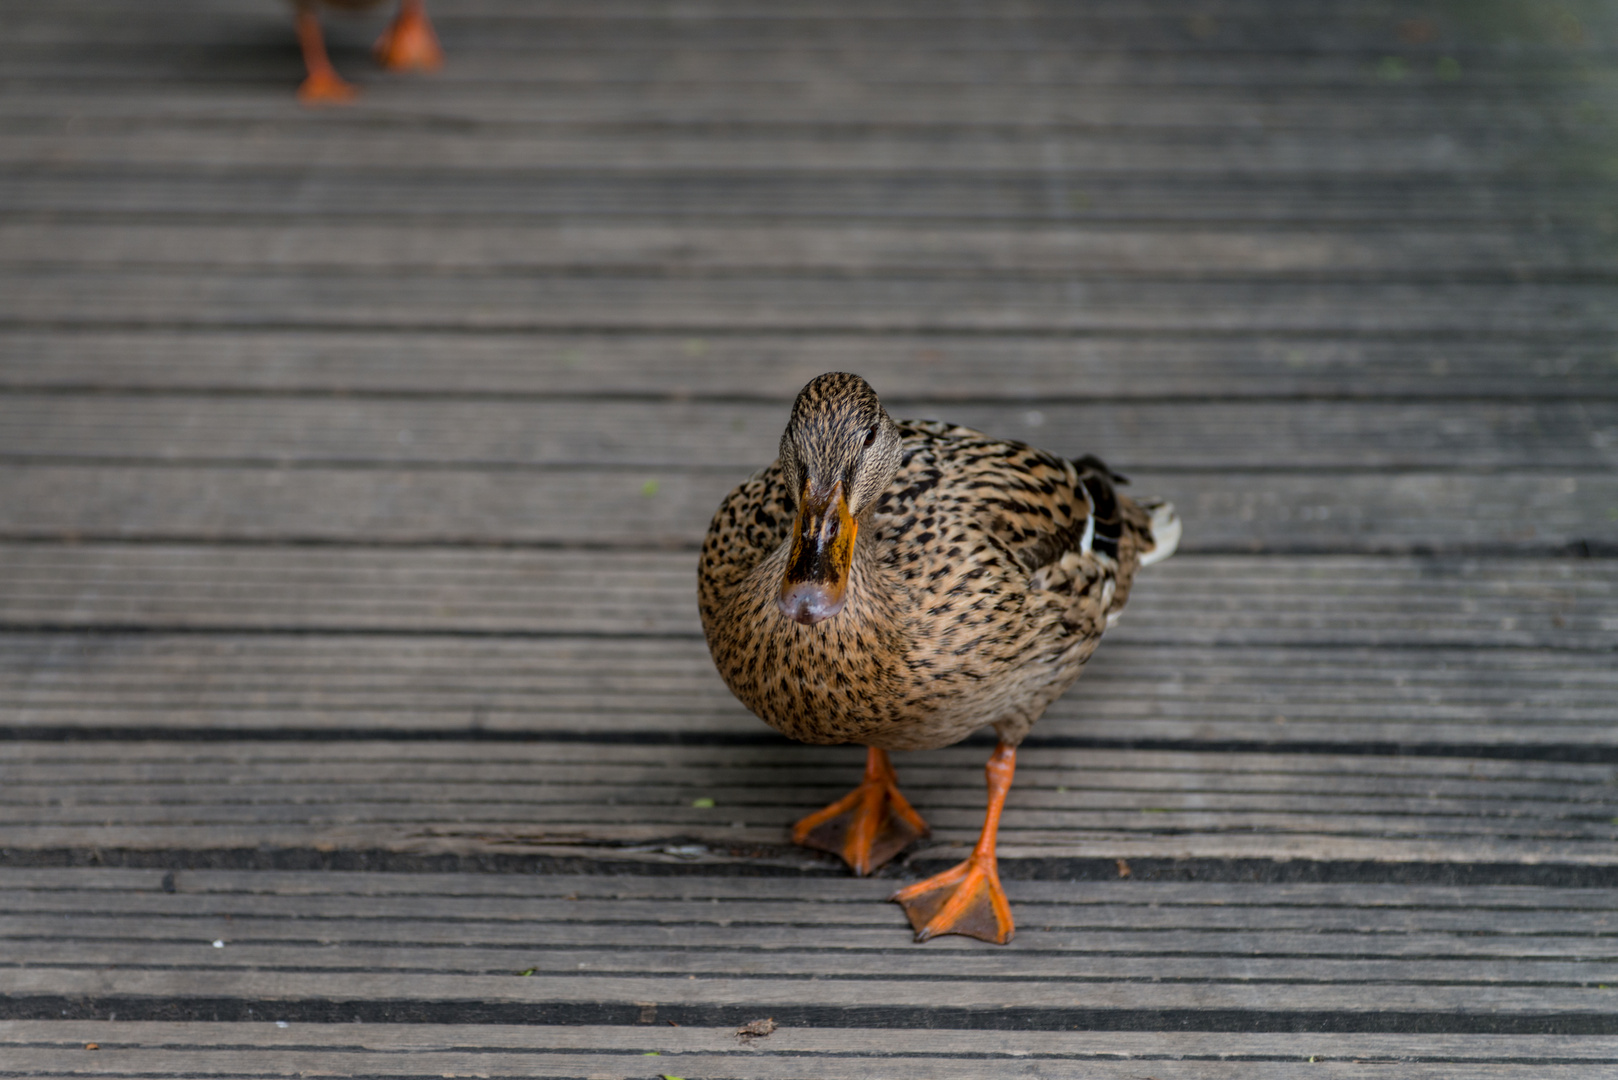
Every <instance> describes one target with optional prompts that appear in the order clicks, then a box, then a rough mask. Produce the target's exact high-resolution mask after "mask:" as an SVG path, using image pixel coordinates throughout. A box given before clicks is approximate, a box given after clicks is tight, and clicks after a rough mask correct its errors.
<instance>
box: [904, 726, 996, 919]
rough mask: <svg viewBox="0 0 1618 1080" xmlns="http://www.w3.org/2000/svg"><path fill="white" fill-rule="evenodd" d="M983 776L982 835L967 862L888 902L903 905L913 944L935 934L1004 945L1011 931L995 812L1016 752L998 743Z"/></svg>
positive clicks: (917, 885)
mask: <svg viewBox="0 0 1618 1080" xmlns="http://www.w3.org/2000/svg"><path fill="white" fill-rule="evenodd" d="M984 771H985V772H987V773H988V774H989V811H988V813H987V814H985V815H984V817H983V833H982V835H981V836H979V837H978V846H977V847H976V848H974V849H973V851H972V857H971V858H969V859H967V860H966V861H965V862H963V863H961V864H960V865H958V866H952V867H950V868H949V869H948V870H945V871H944V872H943V873H942V874H937V875H935V876H933V877H930V878H928V879H927V880H926V881H918V882H916V883H915V884H914V885H909V886H906V887H905V888H903V889H900V890H899V891H898V892H896V893H894V894H893V896H892V897H890V898H889V899H891V900H893V901H894V902H896V903H899V904H902V905H904V909H905V914H906V915H908V916H909V917H910V925H911V926H913V927H915V930H916V940H917V941H926V940H927V939H928V938H935V937H938V936H939V935H941V934H965V935H966V936H967V937H975V938H980V939H982V940H983V941H992V942H994V943H995V944H996V945H1004V944H1005V943H1006V942H1008V941H1010V940H1011V935H1012V934H1013V933H1015V932H1016V928H1015V927H1014V926H1013V924H1012V921H1011V905H1010V904H1008V903H1006V894H1005V892H1004V891H1003V890H1002V889H1001V888H1000V870H999V867H998V864H997V860H996V857H995V850H994V845H995V837H996V836H997V834H998V833H999V832H1000V810H1001V808H1002V807H1004V806H1005V804H1006V792H1008V791H1010V790H1011V778H1012V776H1013V775H1014V774H1015V773H1016V771H1017V748H1016V747H1015V746H1012V745H1011V744H1010V743H1007V742H1005V741H1002V742H1001V743H1000V745H998V746H996V747H995V748H994V756H993V757H991V758H990V759H989V764H988V765H987V766H986V767H985V769H984Z"/></svg>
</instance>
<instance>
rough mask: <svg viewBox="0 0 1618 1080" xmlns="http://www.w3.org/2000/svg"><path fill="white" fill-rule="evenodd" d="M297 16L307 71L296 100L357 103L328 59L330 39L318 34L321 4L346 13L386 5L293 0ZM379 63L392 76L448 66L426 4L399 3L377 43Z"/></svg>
mask: <svg viewBox="0 0 1618 1080" xmlns="http://www.w3.org/2000/svg"><path fill="white" fill-rule="evenodd" d="M293 2H294V5H295V6H296V7H297V11H298V15H297V20H298V44H299V45H300V46H301V47H302V48H303V66H304V68H305V70H306V71H307V72H308V76H307V78H305V79H304V80H303V85H302V86H300V87H298V100H299V101H301V102H303V103H304V104H305V105H339V104H342V103H343V102H345V101H352V100H353V99H354V94H355V90H354V85H353V84H352V83H350V82H348V81H347V80H345V79H344V78H343V77H342V76H341V75H339V74H337V69H336V68H334V67H332V66H331V58H330V57H328V56H327V55H326V39H325V37H324V36H323V35H322V34H321V32H320V15H319V13H318V12H317V11H316V8H317V7H318V6H319V4H320V3H324V4H326V5H327V6H329V7H335V8H341V9H343V10H346V11H360V10H363V9H365V8H369V7H375V6H376V5H377V4H379V3H381V2H382V0H293ZM376 58H377V60H378V61H380V62H381V64H382V66H383V67H385V68H387V69H388V70H389V71H437V70H438V69H439V68H440V67H442V66H443V64H444V52H443V50H442V49H440V48H439V46H438V35H436V34H434V33H433V24H432V23H430V22H428V21H427V8H426V5H425V2H424V0H399V13H398V15H396V16H395V17H394V19H393V23H392V24H391V25H390V26H389V27H388V28H387V30H385V31H384V32H383V34H382V36H381V37H380V38H378V39H377V42H376Z"/></svg>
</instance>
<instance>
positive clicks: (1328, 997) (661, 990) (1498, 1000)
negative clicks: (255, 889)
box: [8, 908, 1611, 1027]
mask: <svg viewBox="0 0 1618 1080" xmlns="http://www.w3.org/2000/svg"><path fill="white" fill-rule="evenodd" d="M892 910H893V911H894V912H896V913H898V914H899V915H900V918H901V921H902V913H899V912H898V909H897V908H895V909H892ZM8 981H9V982H10V984H11V991H10V992H11V994H12V995H13V996H15V997H25V996H27V997H34V996H39V997H46V998H54V999H59V998H62V997H85V996H89V995H96V996H98V997H105V998H110V999H112V1000H113V1001H117V999H119V998H153V997H178V996H193V997H196V998H201V999H204V1000H207V999H218V998H226V999H228V998H236V999H242V1000H244V1001H248V1002H253V1003H255V1004H258V1005H259V1008H260V1009H264V1010H266V1011H271V1010H274V1009H275V1008H276V1006H277V1005H282V1004H283V1003H284V1005H283V1007H285V1006H291V1007H293V1008H296V1006H297V1005H298V1004H299V1003H300V1002H301V1001H303V1000H310V999H314V1000H317V1001H318V1000H324V1001H328V1002H330V1001H334V1000H335V1001H343V1002H355V1001H359V1002H364V1001H366V1000H367V999H369V1000H377V999H381V1000H385V1001H396V1002H400V1003H421V1004H432V1005H437V1006H440V1007H443V1006H448V1007H450V1008H455V1007H457V1006H458V1008H457V1009H456V1012H458V1013H459V1014H460V1016H464V1015H465V1012H464V1011H462V1010H466V1009H468V1008H476V1007H477V1004H478V1003H482V1004H483V1005H484V1006H485V1007H488V1008H490V1009H491V1011H492V1008H493V1007H499V1006H514V1007H519V1008H523V1009H532V1010H535V1011H536V1012H539V1015H540V1016H543V1015H544V1013H543V1012H541V1010H547V1009H558V1008H559V1007H560V1008H567V1007H569V1006H571V1007H573V1008H577V1007H578V1004H579V1003H581V1002H588V1003H590V1006H589V1007H590V1008H591V1010H592V1011H595V1012H597V1015H599V1014H601V1013H609V1012H619V1011H628V1009H629V1008H635V1009H639V1008H643V1007H646V1006H645V1005H643V1003H649V1004H655V1005H656V1006H659V1007H670V1006H672V1007H675V1008H684V1009H686V1010H689V1012H690V1013H697V1014H698V1015H700V1012H699V1010H700V1011H701V1012H708V1013H709V1014H710V1015H711V1014H712V1013H715V1012H719V1013H721V1014H722V1013H724V1012H730V1011H732V1010H738V1009H748V1010H756V1011H757V1012H758V1013H764V1014H765V1015H768V1014H769V1013H770V1012H771V1011H775V1012H777V1013H780V1012H787V1011H789V1010H790V1011H792V1012H801V1011H807V1010H803V986H802V981H803V980H801V979H790V978H789V979H778V978H769V977H762V978H751V979H749V978H727V977H725V976H722V975H716V976H712V977H708V978H689V979H667V978H657V977H647V976H633V975H625V976H617V977H614V976H602V975H595V974H593V973H588V972H587V973H585V974H575V975H573V976H554V975H543V974H540V973H538V972H536V973H535V974H534V975H533V976H531V977H528V978H521V979H518V978H513V977H511V976H510V975H507V974H501V975H485V976H453V975H438V974H415V975H413V976H412V977H411V978H410V979H409V980H400V979H399V977H398V976H397V975H395V974H393V973H375V974H372V973H357V972H321V973H303V972H282V971H260V972H227V971H161V970H156V971H141V970H138V969H136V970H122V971H118V970H115V971H110V972H101V971H93V970H74V969H71V968H69V969H62V970H53V969H48V968H25V969H19V970H17V971H16V972H14V973H13V974H12V975H11V976H10V978H9V980H8ZM817 982H818V983H819V985H818V986H816V987H815V996H816V998H817V999H818V1000H817V1001H816V1002H815V1005H814V1006H813V1011H814V1012H816V1013H821V1014H833V1015H835V1014H837V1013H839V1012H841V1013H843V1014H844V1015H849V1016H850V1018H851V1019H854V1022H855V1023H858V1022H859V1021H860V1020H864V1021H865V1023H866V1024H869V1023H870V1022H871V1021H872V1020H875V1021H877V1022H878V1023H880V1022H881V1019H882V1018H885V1017H887V1016H895V1014H897V1016H905V1015H906V1014H909V1015H911V1016H914V1015H916V1013H917V1012H919V1011H921V1010H927V1009H939V1008H948V1009H952V1010H959V1011H961V1012H965V1013H968V1014H971V1013H979V1012H989V1011H991V1010H992V1011H993V1012H995V1013H999V1015H1002V1016H1004V1015H1006V1014H1005V1013H1004V1012H1002V1011H1001V1010H1005V1009H1015V1010H1019V1011H1025V1012H1031V1013H1035V1014H1045V1015H1046V1016H1048V1017H1051V1019H1055V1016H1061V1015H1064V1014H1065V1015H1072V1014H1074V1013H1078V1014H1080V1015H1083V1014H1084V1013H1087V1012H1091V1011H1095V1012H1151V1011H1164V1012H1175V1013H1180V1012H1201V1011H1206V1012H1218V1011H1223V1010H1231V1011H1237V1010H1240V1011H1245V1012H1250V1013H1266V1012H1287V1013H1302V1014H1304V1015H1308V1014H1310V1013H1334V1014H1338V1015H1340V1016H1342V1017H1343V1018H1344V1019H1345V1020H1348V1019H1349V1018H1351V1017H1354V1016H1363V1015H1368V1014H1376V1013H1395V1014H1397V1013H1418V1014H1428V1015H1431V1014H1433V1013H1440V1014H1444V1013H1448V1014H1453V1013H1455V1012H1458V1011H1462V1010H1465V1011H1468V1012H1474V1013H1478V1014H1485V1015H1487V1014H1490V1013H1494V1014H1503V1015H1514V1016H1518V1017H1523V1018H1529V1017H1537V1018H1540V1021H1541V1023H1542V1024H1543V1023H1544V1022H1546V1021H1549V1020H1551V1019H1552V1018H1555V1017H1566V1018H1568V1019H1569V1020H1575V1019H1578V1018H1589V1019H1590V1020H1595V1021H1597V1022H1600V1023H1602V1024H1603V1026H1605V1025H1606V1024H1608V1023H1610V1018H1611V1016H1610V1012H1609V1010H1610V1008H1611V1005H1610V995H1609V994H1607V993H1605V992H1604V991H1602V990H1600V989H1598V988H1596V987H1545V986H1531V987H1519V986H1510V985H1495V986H1483V985H1469V986H1464V987H1449V986H1428V985H1398V984H1393V985H1380V986H1378V987H1377V989H1376V993H1375V995H1374V998H1372V997H1369V996H1368V995H1367V994H1366V993H1365V991H1364V989H1363V988H1362V987H1358V986H1342V987H1340V986H1333V985H1329V984H1327V985H1321V984H1295V983H1294V984H1282V985H1273V984H1272V985H1265V984H1239V983H1238V984H1230V983H1189V984H1188V983H1168V982H1164V983H1155V984H1154V983H1127V982H1119V983H1093V982H1079V981H1074V982H1071V983H1066V984H1064V985H1063V986H1062V987H1061V990H1060V992H1059V993H1057V994H1053V987H1051V986H1050V985H1049V984H1046V983H1044V982H1040V981H1032V980H1031V981H1027V982H1020V981H1011V980H950V981H943V980H904V979H897V978H872V977H868V978H864V979H852V980H837V979H819V980H817ZM288 1011H291V1010H290V1009H289V1010H288ZM300 1011H301V1010H300ZM446 1011H448V1010H447V1009H446ZM862 1014H863V1015H862ZM1052 1014H1055V1015H1054V1016H1053V1015H1052ZM272 1015H273V1012H272ZM450 1015H451V1016H455V1015H456V1013H451V1014H450ZM688 1015H689V1014H688ZM897 1016H895V1018H897ZM457 1018H458V1017H457ZM1349 1022H1350V1023H1352V1021H1351V1020H1349ZM1050 1023H1051V1020H1047V1021H1046V1023H1045V1024H1044V1025H1040V1026H1049V1025H1050ZM940 1026H942V1025H940ZM963 1026H964V1025H963ZM1029 1026H1033V1025H1029ZM1063 1026H1064V1027H1065V1026H1067V1025H1066V1024H1064V1025H1063Z"/></svg>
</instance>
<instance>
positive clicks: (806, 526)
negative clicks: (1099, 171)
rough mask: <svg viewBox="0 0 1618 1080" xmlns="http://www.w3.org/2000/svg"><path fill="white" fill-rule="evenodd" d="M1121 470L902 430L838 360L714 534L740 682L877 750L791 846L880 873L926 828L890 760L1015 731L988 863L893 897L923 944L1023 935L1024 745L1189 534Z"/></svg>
mask: <svg viewBox="0 0 1618 1080" xmlns="http://www.w3.org/2000/svg"><path fill="white" fill-rule="evenodd" d="M1122 480H1123V478H1122V477H1120V476H1118V475H1116V474H1114V473H1112V472H1110V471H1108V469H1107V467H1106V466H1105V465H1103V464H1102V463H1101V462H1100V461H1098V460H1096V459H1095V458H1093V457H1086V458H1082V459H1080V460H1079V461H1067V460H1065V459H1063V458H1060V457H1057V456H1056V455H1054V454H1047V453H1045V452H1044V451H1042V450H1035V449H1034V448H1032V447H1030V446H1026V445H1024V444H1023V443H1019V442H1011V441H1009V440H1004V439H995V438H991V437H990V436H987V435H984V434H982V433H980V432H976V431H973V430H971V429H969V428H964V427H956V426H954V425H951V424H943V423H936V422H931V421H919V422H918V421H904V420H901V421H894V420H892V419H890V418H889V416H888V414H887V412H886V411H885V410H884V409H883V408H882V403H881V402H880V401H878V400H877V396H876V393H875V392H874V391H872V389H871V387H870V386H869V385H868V384H867V383H866V382H865V380H864V379H862V378H860V377H859V376H858V375H849V374H845V373H843V372H831V373H829V374H826V375H822V376H820V377H819V378H817V379H815V380H814V381H812V382H811V383H809V385H808V386H805V387H804V388H803V391H802V392H801V393H800V394H799V395H798V399H797V401H796V402H794V403H793V406H792V418H791V419H790V420H788V421H787V428H786V432H785V433H784V434H783V435H782V436H781V451H780V457H779V458H778V459H777V460H776V461H775V463H774V464H772V465H770V466H769V467H768V468H766V469H764V470H763V471H762V472H760V473H758V474H757V475H755V476H753V477H752V478H751V479H750V480H748V481H746V482H745V483H743V484H742V485H741V486H740V487H738V488H736V489H735V490H734V491H732V492H731V493H730V494H729V495H728V496H726V497H725V501H724V502H723V503H722V504H721V505H720V507H719V512H718V513H717V514H715V515H714V519H713V524H711V525H710V526H709V527H708V537H707V539H706V541H705V542H704V543H703V546H702V561H701V565H700V567H699V569H698V603H699V606H700V608H701V611H702V626H703V630H704V631H706V633H707V635H708V648H709V650H710V651H711V652H712V653H713V658H714V663H715V664H717V665H718V667H719V673H720V674H721V675H722V676H724V679H725V682H726V683H727V684H728V685H729V686H730V689H731V691H732V692H733V693H735V695H736V696H737V697H738V698H740V699H741V700H742V703H743V704H745V705H746V706H747V707H748V708H749V709H752V710H753V712H755V713H757V714H758V716H759V717H761V718H762V719H763V720H764V722H765V723H767V724H769V725H770V726H771V727H774V728H775V729H776V730H778V731H780V732H782V733H783V734H785V735H788V736H790V737H792V738H794V739H798V740H801V741H803V742H811V743H847V742H852V743H860V744H862V745H864V746H865V747H867V748H868V754H867V758H866V765H865V780H864V782H863V783H861V784H860V786H859V787H858V788H856V789H855V790H854V791H853V792H852V793H850V794H849V795H847V796H845V797H844V798H842V799H839V800H838V801H837V802H835V803H833V804H832V805H830V806H828V807H826V808H825V809H824V810H820V811H818V812H817V813H814V814H810V815H809V816H808V817H806V818H804V819H803V820H802V821H800V822H798V823H797V825H795V826H794V827H793V830H792V838H793V840H794V841H795V842H796V843H799V844H802V845H804V846H806V847H812V848H818V849H820V850H823V851H830V852H833V853H835V854H838V855H841V856H842V857H843V858H844V859H845V860H846V861H847V862H848V864H849V865H850V866H852V867H853V868H854V871H855V873H858V874H868V873H870V872H871V870H873V869H874V868H876V867H878V866H880V865H882V863H884V862H886V861H887V860H889V859H891V858H893V856H895V855H897V854H898V853H899V852H900V851H901V850H902V849H903V848H904V847H905V846H906V845H907V844H909V843H910V842H911V841H913V840H915V839H917V838H919V837H921V836H925V835H926V834H927V825H926V823H925V822H923V821H922V819H921V817H920V816H919V815H918V814H917V813H916V812H915V810H913V809H911V807H910V804H909V803H908V802H906V801H905V798H904V796H903V795H901V794H899V789H898V781H897V779H896V777H895V776H894V772H893V767H892V765H890V764H889V762H888V755H887V751H888V750H921V749H929V748H932V747H938V746H948V745H949V744H951V743H955V742H959V741H960V740H961V739H964V738H965V737H966V736H967V735H969V734H970V733H971V732H973V731H974V730H976V729H977V728H980V727H983V726H984V725H986V724H992V725H993V726H994V729H995V731H996V732H997V734H998V735H999V739H1000V743H999V745H998V746H997V747H996V748H995V751H994V756H993V757H991V758H990V759H989V765H988V774H989V809H988V814H987V815H986V817H985V820H984V823H983V833H982V835H981V837H979V839H978V843H977V848H976V849H975V850H974V851H973V853H972V857H971V858H969V859H967V860H966V861H965V862H963V863H961V864H960V865H959V866H956V867H954V868H952V869H950V870H946V871H944V872H943V873H942V874H939V875H937V876H936V877H933V878H929V879H928V880H926V881H922V882H919V883H917V884H915V885H911V886H909V887H908V888H904V889H901V890H899V891H898V892H897V893H895V894H894V895H893V899H894V900H896V901H898V902H899V903H900V904H903V905H904V908H905V912H906V914H907V915H909V917H910V922H911V924H912V925H913V926H914V927H915V928H916V940H918V941H925V940H927V939H928V938H930V937H935V936H937V935H939V934H967V935H970V936H972V937H978V938H983V939H984V940H986V941H994V942H998V943H1000V944H1004V943H1005V942H1007V941H1010V940H1011V935H1012V921H1011V909H1010V907H1009V906H1008V905H1007V903H1006V898H1005V893H1004V892H1002V891H1001V888H1000V877H999V873H998V870H997V868H996V864H995V834H996V832H997V830H998V827H999V822H1000V809H1001V807H1002V806H1003V805H1004V803H1005V798H1006V791H1007V790H1008V789H1009V788H1010V787H1011V777H1012V772H1013V770H1014V768H1015V765H1016V753H1017V745H1018V744H1019V743H1020V742H1022V740H1023V737H1024V736H1025V735H1027V734H1028V729H1029V728H1030V727H1032V726H1033V724H1034V721H1035V720H1038V719H1039V717H1040V714H1042V713H1043V712H1044V711H1045V708H1046V706H1048V705H1049V704H1050V703H1051V702H1052V701H1054V700H1056V698H1057V697H1058V696H1060V695H1061V693H1062V692H1063V691H1064V690H1066V689H1067V688H1068V687H1069V686H1070V685H1072V683H1073V680H1075V679H1077V678H1078V677H1079V671H1080V670H1081V669H1082V668H1083V667H1084V662H1085V661H1086V660H1088V659H1089V658H1090V654H1091V653H1092V652H1094V651H1095V647H1096V643H1097V642H1098V641H1100V639H1101V634H1102V631H1104V630H1105V629H1106V628H1107V626H1108V625H1109V624H1110V623H1111V621H1112V620H1113V619H1114V618H1116V617H1117V614H1118V612H1119V611H1120V610H1121V609H1122V608H1123V606H1124V601H1125V600H1126V599H1128V597H1129V586H1130V584H1131V582H1132V581H1133V580H1134V577H1135V571H1136V570H1137V569H1138V568H1140V567H1141V566H1143V565H1145V564H1147V563H1151V562H1156V561H1157V560H1159V559H1162V558H1166V557H1167V556H1168V555H1170V554H1171V553H1172V552H1173V551H1174V547H1175V544H1176V542H1177V541H1178V540H1179V536H1180V523H1179V520H1178V519H1177V518H1176V517H1175V516H1174V509H1173V507H1171V506H1169V505H1168V504H1167V503H1161V502H1158V503H1150V502H1147V503H1137V502H1134V501H1132V500H1130V499H1127V498H1124V497H1123V496H1120V495H1118V494H1116V492H1115V491H1114V489H1113V485H1114V484H1115V483H1120V482H1122Z"/></svg>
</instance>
